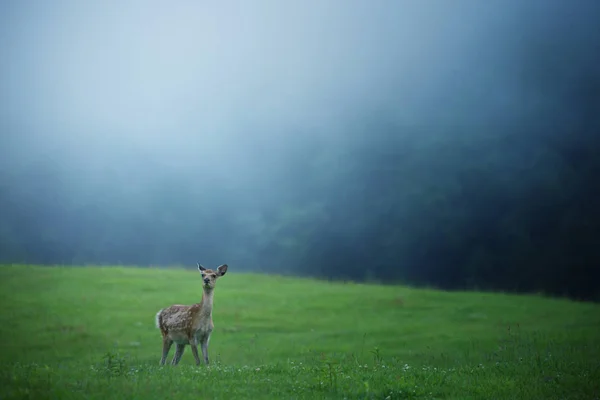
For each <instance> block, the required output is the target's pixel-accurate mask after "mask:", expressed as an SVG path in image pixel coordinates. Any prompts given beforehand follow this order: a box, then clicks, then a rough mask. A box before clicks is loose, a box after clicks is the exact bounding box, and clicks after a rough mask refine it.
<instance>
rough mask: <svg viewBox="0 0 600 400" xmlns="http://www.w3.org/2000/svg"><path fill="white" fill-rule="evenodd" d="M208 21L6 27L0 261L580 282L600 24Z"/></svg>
mask: <svg viewBox="0 0 600 400" xmlns="http://www.w3.org/2000/svg"><path fill="white" fill-rule="evenodd" d="M216 3H217V2H206V1H196V2H192V1H182V2H178V3H177V4H166V3H164V2H157V1H151V2H148V1H145V2H142V1H123V2H116V1H114V2H77V1H63V0H57V1H54V2H41V1H22V2H12V3H9V2H4V3H2V4H1V5H0V13H1V16H0V33H1V39H0V49H1V54H2V61H1V63H0V87H1V88H2V90H1V92H0V116H1V124H2V125H1V129H2V131H1V132H2V136H1V139H0V146H1V152H2V153H1V157H0V167H1V171H2V172H1V175H0V185H1V186H0V190H1V191H0V196H1V197H0V205H1V206H2V211H0V212H1V213H2V214H3V215H2V221H1V222H0V224H1V226H0V240H1V247H0V251H1V253H0V258H1V259H2V261H4V262H35V263H44V264H55V263H63V264H107V263H108V264H111V263H112V264H116V263H123V264H137V265H150V264H152V265H165V266H166V265H194V263H195V262H196V261H200V262H202V263H203V264H204V265H207V266H215V265H218V264H220V263H224V262H226V263H229V264H230V266H231V267H233V268H232V270H233V271H235V270H238V271H249V270H260V271H271V272H286V273H287V272H294V273H299V274H305V273H306V274H311V275H317V276H326V277H340V278H351V279H378V280H380V281H392V280H408V281H411V282H417V283H431V284H436V285H441V286H446V287H463V286H465V285H469V284H474V283H475V284H480V285H482V286H486V283H489V285H488V286H490V285H491V286H494V287H495V286H499V287H502V288H507V289H525V290H530V289H539V288H540V287H541V288H542V289H548V290H550V291H554V292H563V291H567V292H571V291H575V292H577V291H578V290H580V289H581V288H580V286H581V285H582V284H583V283H582V282H583V281H586V282H587V281H588V279H585V278H573V279H575V280H574V281H573V282H572V283H571V286H569V285H567V286H566V287H563V286H561V285H562V283H560V282H564V279H565V276H567V275H568V276H575V275H577V277H579V276H580V275H581V274H583V275H584V276H585V275H586V274H587V273H588V272H589V271H590V270H589V269H587V268H588V267H589V265H591V264H589V262H588V261H586V260H589V259H593V260H600V257H598V251H597V250H594V249H593V247H594V246H592V245H591V244H589V243H591V241H593V238H594V237H596V238H597V237H598V235H600V234H599V233H597V231H596V230H595V229H596V227H598V226H600V217H598V214H597V212H596V211H593V210H595V208H594V207H592V206H589V207H588V208H585V207H583V206H582V205H581V204H580V203H577V201H578V200H577V199H581V198H583V197H585V196H584V194H585V193H587V194H588V195H590V194H589V193H590V192H589V190H592V191H593V190H595V189H589V188H590V187H591V186H593V179H592V178H593V176H595V175H594V174H595V173H596V172H595V171H597V166H598V163H597V162H596V161H595V159H596V158H595V157H594V154H598V153H595V150H594V149H596V150H597V149H598V145H597V143H598V142H597V140H596V136H597V134H596V132H598V128H600V124H599V123H598V111H599V110H600V102H599V90H600V89H599V87H600V85H599V82H600V80H599V72H598V65H600V64H599V62H600V56H599V54H600V45H599V43H600V42H599V37H600V28H599V25H600V24H598V23H597V21H600V3H598V2H597V1H593V0H589V1H587V0H578V1H575V2H566V1H562V0H527V1H516V0H514V1H513V0H497V1H486V2H483V1H475V0H472V1H470V0H469V1H468V0H462V1H443V0H439V1H434V0H431V1H427V2H424V1H383V0H382V1H378V2H367V1H354V0H353V1H349V0H345V1H341V0H340V1H337V0H331V1H303V2H283V1H254V2H248V1H228V2H220V3H219V4H216ZM593 146H596V147H593ZM575 162H578V163H576V164H573V163H575ZM565 185H566V186H565ZM569 185H570V186H569ZM596 192H597V191H596ZM596 192H593V193H596ZM582 196H583V197H582ZM590 196H591V195H590ZM588 197H589V196H588ZM536 199H538V200H539V199H544V201H542V202H539V201H537V200H536ZM532 202H533V203H532ZM532 204H533V205H532ZM586 204H587V203H586ZM546 206H547V207H549V208H548V210H546V211H545V214H543V215H542V216H540V217H539V218H538V219H535V220H531V219H529V218H530V216H531V212H532V210H540V209H543V208H544V207H546ZM582 207H583V208H582ZM540 212H543V211H540ZM590 213H592V214H590ZM594 213H595V214H594ZM559 215H560V219H561V221H563V225H561V226H560V227H557V226H556V225H552V227H548V226H546V225H544V224H543V223H542V222H543V221H546V222H547V221H549V220H552V219H553V218H558V217H557V216H559ZM531 218H533V217H531ZM584 219H586V220H589V221H592V222H591V224H592V225H593V227H594V228H589V229H591V230H590V231H589V232H588V231H585V232H583V231H581V229H583V228H581V229H580V228H572V226H571V225H569V224H570V223H568V222H564V221H566V220H569V221H571V220H584ZM540 224H541V225H540ZM565 224H566V225H565ZM578 226H579V225H578ZM573 229H577V232H578V233H577V235H579V234H581V235H582V236H581V238H579V236H576V237H575V238H574V239H572V240H571V241H572V242H575V243H576V244H575V245H573V244H572V243H571V244H564V241H563V239H565V238H567V237H571V238H573V235H574V234H573ZM585 229H588V228H585ZM538 231H539V232H546V233H547V232H549V231H552V232H556V235H555V236H554V237H552V238H546V237H545V238H544V239H540V243H537V242H536V237H537V238H540V237H541V236H540V234H539V233H538ZM499 232H500V233H499ZM582 232H583V233H582ZM590 232H591V233H590ZM594 232H595V233H594ZM486 235H487V236H486ZM489 235H495V236H494V237H493V238H490V237H489ZM498 235H500V236H502V237H500V236H498ZM584 236H585V238H583V237H584ZM484 237H485V239H482V238H484ZM525 237H526V238H527V239H523V238H525ZM565 240H566V239H565ZM584 241H585V243H588V244H586V246H587V247H585V249H586V250H585V251H583V250H581V248H580V247H577V246H579V244H580V243H583V242H584ZM526 242H527V243H526ZM448 243H450V244H451V249H450V250H449V249H448V248H447V246H448V245H449V244H448ZM524 243H526V244H524ZM532 243H533V244H532ZM578 243H579V244H578ZM569 246H571V247H569ZM573 246H575V247H573ZM557 248H558V249H563V252H562V253H561V254H560V255H558V254H557V253H552V252H551V251H550V250H552V251H555V250H556V249H557ZM443 249H445V250H443ZM556 251H559V253H560V250H556ZM585 252H587V253H585ZM551 253H552V254H551ZM583 253H585V254H586V256H585V257H587V258H586V259H585V260H584V258H585V257H584V256H583V255H582V254H583ZM499 254H502V255H503V257H504V258H502V259H501V260H500V258H498V255H499ZM574 255H578V256H580V257H581V259H578V260H574V259H573V257H575V256H574ZM540 257H541V258H540ZM557 257H558V258H560V259H561V260H563V261H561V263H562V264H560V265H558V266H554V267H552V268H550V269H551V270H552V271H554V270H556V271H562V272H560V273H559V272H557V273H556V274H554V275H555V277H554V278H553V280H552V282H554V283H552V284H547V283H541V284H540V282H541V281H540V279H538V277H539V276H540V274H543V273H544V274H545V273H547V272H543V271H547V269H548V268H549V267H548V262H549V260H551V259H557ZM590 257H592V258H590ZM594 257H596V258H594ZM591 262H592V263H595V262H596V261H591ZM467 264H468V265H469V267H468V268H467V267H463V266H464V265H467ZM533 264H535V265H538V267H536V268H533V269H531V271H528V272H527V273H526V275H527V276H526V277H523V276H521V277H520V278H517V277H515V276H514V271H521V269H520V267H519V266H522V265H533ZM571 264H577V265H580V266H581V267H580V270H579V272H577V273H573V272H572V269H571V266H572V265H571ZM433 265H435V267H434V266H433ZM459 265H460V267H459ZM498 265H501V266H506V265H511V269H510V271H507V270H502V272H501V274H502V275H504V276H505V278H503V280H502V282H500V283H498V281H497V280H496V279H495V278H493V276H494V275H496V273H495V272H494V271H500V269H498V268H500V267H499V266H498ZM464 268H467V270H468V272H464V271H463V272H461V273H457V272H456V271H457V270H461V271H462V270H463V269H464ZM449 271H453V272H449ZM482 271H483V272H482ZM582 271H584V272H582ZM585 271H588V272H585ZM582 279H583V280H582ZM594 279H596V278H594ZM592 281H593V282H594V283H592V287H590V288H588V287H587V286H586V288H587V289H585V290H584V289H581V290H582V291H583V292H585V295H586V296H589V295H590V293H598V292H597V289H598V284H597V279H596V280H592ZM518 282H521V283H518ZM523 282H525V283H523ZM544 282H545V281H544ZM586 284H587V283H586ZM578 285H579V286H578ZM573 288H575V289H573ZM581 290H580V291H581Z"/></svg>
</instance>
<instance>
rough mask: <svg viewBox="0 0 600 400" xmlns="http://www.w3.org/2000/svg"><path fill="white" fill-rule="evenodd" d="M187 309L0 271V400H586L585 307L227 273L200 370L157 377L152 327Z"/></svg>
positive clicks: (113, 275) (138, 275) (190, 279)
mask: <svg viewBox="0 0 600 400" xmlns="http://www.w3.org/2000/svg"><path fill="white" fill-rule="evenodd" d="M233 267H234V266H233ZM201 293H202V289H201V283H200V276H199V274H198V272H197V271H195V270H178V269H142V268H123V267H82V268H72V267H39V266H12V265H11V266H1V267H0V298H1V311H0V339H1V341H0V343H1V346H2V347H1V349H0V350H1V351H0V371H1V372H0V399H145V400H149V399H165V398H176V399H260V398H271V399H321V398H326V399H587V400H592V399H598V398H600V340H599V339H600V306H599V305H597V304H591V303H578V302H573V301H569V300H564V299H552V298H544V297H541V296H534V295H527V296H525V295H509V294H501V293H479V292H444V291H437V290H429V289H415V288H409V287H404V286H381V285H375V284H355V283H331V282H325V281H319V280H311V279H304V278H293V277H281V276H271V275H260V274H249V273H239V272H236V270H235V267H234V268H230V269H229V272H228V273H227V275H225V276H224V277H223V278H221V279H220V280H219V281H218V282H217V288H216V291H215V303H214V310H213V319H214V323H215V330H214V332H213V335H212V338H211V342H210V347H209V353H210V357H211V365H210V366H209V367H207V366H205V365H201V366H199V367H198V366H196V365H195V364H194V362H193V356H192V353H191V351H190V349H189V347H188V348H187V349H186V351H185V353H184V355H183V359H182V361H181V363H180V364H179V365H178V366H176V367H172V366H171V365H166V366H164V367H160V366H159V365H158V362H159V359H160V354H161V337H160V333H159V331H158V330H157V329H156V328H155V326H154V316H155V314H156V312H157V311H158V310H159V309H161V308H162V307H165V306H168V305H170V304H174V303H179V304H190V303H194V302H199V301H200V298H201ZM173 353H174V349H172V350H171V353H170V354H169V361H170V359H171V358H172V356H173Z"/></svg>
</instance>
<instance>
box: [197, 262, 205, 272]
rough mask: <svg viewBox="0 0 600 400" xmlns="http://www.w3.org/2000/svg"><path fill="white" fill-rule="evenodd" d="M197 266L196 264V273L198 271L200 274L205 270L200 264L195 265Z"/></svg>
mask: <svg viewBox="0 0 600 400" xmlns="http://www.w3.org/2000/svg"><path fill="white" fill-rule="evenodd" d="M197 264H198V271H200V272H204V271H206V268H204V267H203V266H202V265H200V263H197Z"/></svg>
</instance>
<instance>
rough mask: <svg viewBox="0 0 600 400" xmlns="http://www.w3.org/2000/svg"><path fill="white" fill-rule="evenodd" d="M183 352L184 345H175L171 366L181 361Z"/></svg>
mask: <svg viewBox="0 0 600 400" xmlns="http://www.w3.org/2000/svg"><path fill="white" fill-rule="evenodd" d="M184 350H185V344H181V343H177V348H176V350H175V355H174V356H173V361H171V364H172V365H177V364H179V361H180V360H181V356H182V355H183V351H184Z"/></svg>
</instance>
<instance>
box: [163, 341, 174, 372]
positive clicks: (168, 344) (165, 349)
mask: <svg viewBox="0 0 600 400" xmlns="http://www.w3.org/2000/svg"><path fill="white" fill-rule="evenodd" d="M172 345H173V341H172V340H171V339H169V337H168V336H164V337H163V350H162V357H161V359H160V365H165V361H167V356H168V355H169V350H171V346H172Z"/></svg>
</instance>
